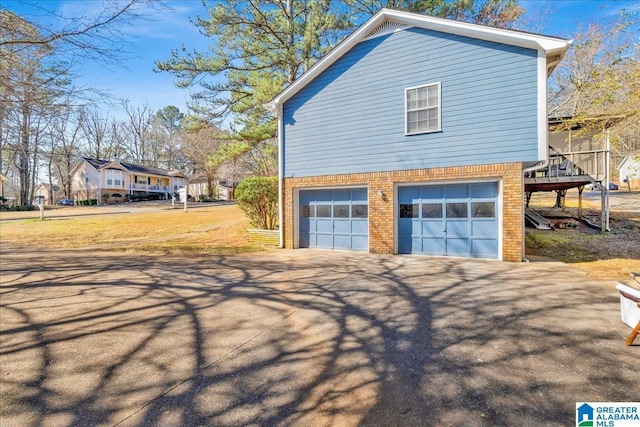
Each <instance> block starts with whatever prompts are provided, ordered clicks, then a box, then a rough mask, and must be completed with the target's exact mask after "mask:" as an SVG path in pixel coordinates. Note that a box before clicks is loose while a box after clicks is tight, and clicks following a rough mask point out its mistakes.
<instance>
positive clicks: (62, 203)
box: [58, 199, 73, 206]
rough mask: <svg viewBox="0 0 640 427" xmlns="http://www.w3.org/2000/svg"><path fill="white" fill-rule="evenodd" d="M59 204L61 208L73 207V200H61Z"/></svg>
mask: <svg viewBox="0 0 640 427" xmlns="http://www.w3.org/2000/svg"><path fill="white" fill-rule="evenodd" d="M58 204H59V205H60V206H73V199H60V200H58Z"/></svg>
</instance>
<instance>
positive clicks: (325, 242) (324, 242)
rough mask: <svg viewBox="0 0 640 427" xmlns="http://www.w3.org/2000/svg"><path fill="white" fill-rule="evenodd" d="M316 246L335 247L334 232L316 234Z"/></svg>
mask: <svg viewBox="0 0 640 427" xmlns="http://www.w3.org/2000/svg"><path fill="white" fill-rule="evenodd" d="M316 247H318V248H331V247H333V235H332V234H316Z"/></svg>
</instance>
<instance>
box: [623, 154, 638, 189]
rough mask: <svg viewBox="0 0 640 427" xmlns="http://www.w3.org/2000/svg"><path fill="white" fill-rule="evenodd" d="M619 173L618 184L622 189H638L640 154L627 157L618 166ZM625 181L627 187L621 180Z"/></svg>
mask: <svg viewBox="0 0 640 427" xmlns="http://www.w3.org/2000/svg"><path fill="white" fill-rule="evenodd" d="M618 171H619V172H620V183H621V185H622V186H623V187H621V188H622V189H624V187H627V188H631V189H632V190H636V189H640V154H629V155H627V156H626V157H625V158H624V159H623V160H622V162H620V166H618ZM625 179H627V180H628V183H629V186H630V187H629V186H627V183H626V182H623V180H625Z"/></svg>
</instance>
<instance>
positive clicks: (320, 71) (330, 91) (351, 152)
mask: <svg viewBox="0 0 640 427" xmlns="http://www.w3.org/2000/svg"><path fill="white" fill-rule="evenodd" d="M570 43H571V42H570V41H567V40H563V39H559V38H555V37H547V36H541V35H536V34H530V33H524V32H518V31H511V30H505V29H497V28H491V27H487V26H482V25H475V24H469V23H463V22H457V21H452V20H446V19H440V18H433V17H428V16H423V15H416V14H411V13H405V12H397V11H392V10H388V9H383V10H381V11H380V12H379V13H377V14H376V15H375V16H373V17H372V18H371V19H370V20H369V21H367V22H366V23H365V24H364V25H362V26H361V27H360V28H359V29H358V30H356V31H355V32H354V33H353V34H352V35H350V36H349V37H348V38H347V39H345V40H344V41H343V42H342V43H340V44H339V45H338V46H337V47H336V48H334V49H333V50H332V51H331V52H329V54H328V55H327V56H325V57H324V58H323V59H321V60H320V61H319V62H318V63H316V64H315V65H314V66H313V67H312V68H310V69H309V70H308V71H307V72H306V73H305V74H303V75H302V76H301V77H300V78H299V79H298V80H296V81H295V82H294V83H292V84H291V85H290V86H289V87H287V88H286V89H285V90H284V91H282V92H281V93H280V94H279V95H278V96H277V97H276V98H274V99H273V100H272V101H270V102H269V104H267V106H268V107H269V108H270V109H272V111H274V112H275V113H276V114H277V116H278V136H279V141H278V143H279V146H280V147H279V148H280V150H279V152H280V159H279V160H280V171H279V177H280V191H281V198H280V206H281V215H280V221H281V224H280V232H281V240H282V245H283V246H284V247H286V248H302V247H310V248H332V249H347V250H364V251H369V252H373V253H417V254H429V255H440V256H443V255H444V256H456V257H480V258H493V259H499V260H505V261H514V262H520V261H522V260H523V258H524V206H523V199H524V172H525V171H526V169H527V168H531V167H533V166H535V165H537V164H539V163H540V162H541V161H544V160H546V159H547V156H548V151H547V147H548V134H547V126H548V125H547V103H546V102H547V101H546V100H547V76H548V75H549V73H550V72H551V71H552V70H553V68H554V67H555V66H556V65H557V64H558V62H559V61H560V60H561V59H562V57H563V55H564V54H565V52H566V50H567V49H568V47H569V45H570Z"/></svg>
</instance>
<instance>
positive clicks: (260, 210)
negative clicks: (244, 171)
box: [235, 176, 278, 230]
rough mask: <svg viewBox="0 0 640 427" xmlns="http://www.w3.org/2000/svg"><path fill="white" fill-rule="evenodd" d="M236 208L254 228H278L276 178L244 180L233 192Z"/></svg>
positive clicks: (262, 177) (258, 177)
mask: <svg viewBox="0 0 640 427" xmlns="http://www.w3.org/2000/svg"><path fill="white" fill-rule="evenodd" d="M235 196H236V200H237V201H238V206H239V207H240V209H242V210H243V211H244V213H245V214H246V215H247V218H249V221H250V222H251V224H252V225H253V226H254V227H258V228H262V229H265V230H275V229H276V228H277V227H278V178H277V177H275V176H255V177H250V178H247V179H245V180H244V181H242V182H241V183H240V185H238V188H236V191H235Z"/></svg>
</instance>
